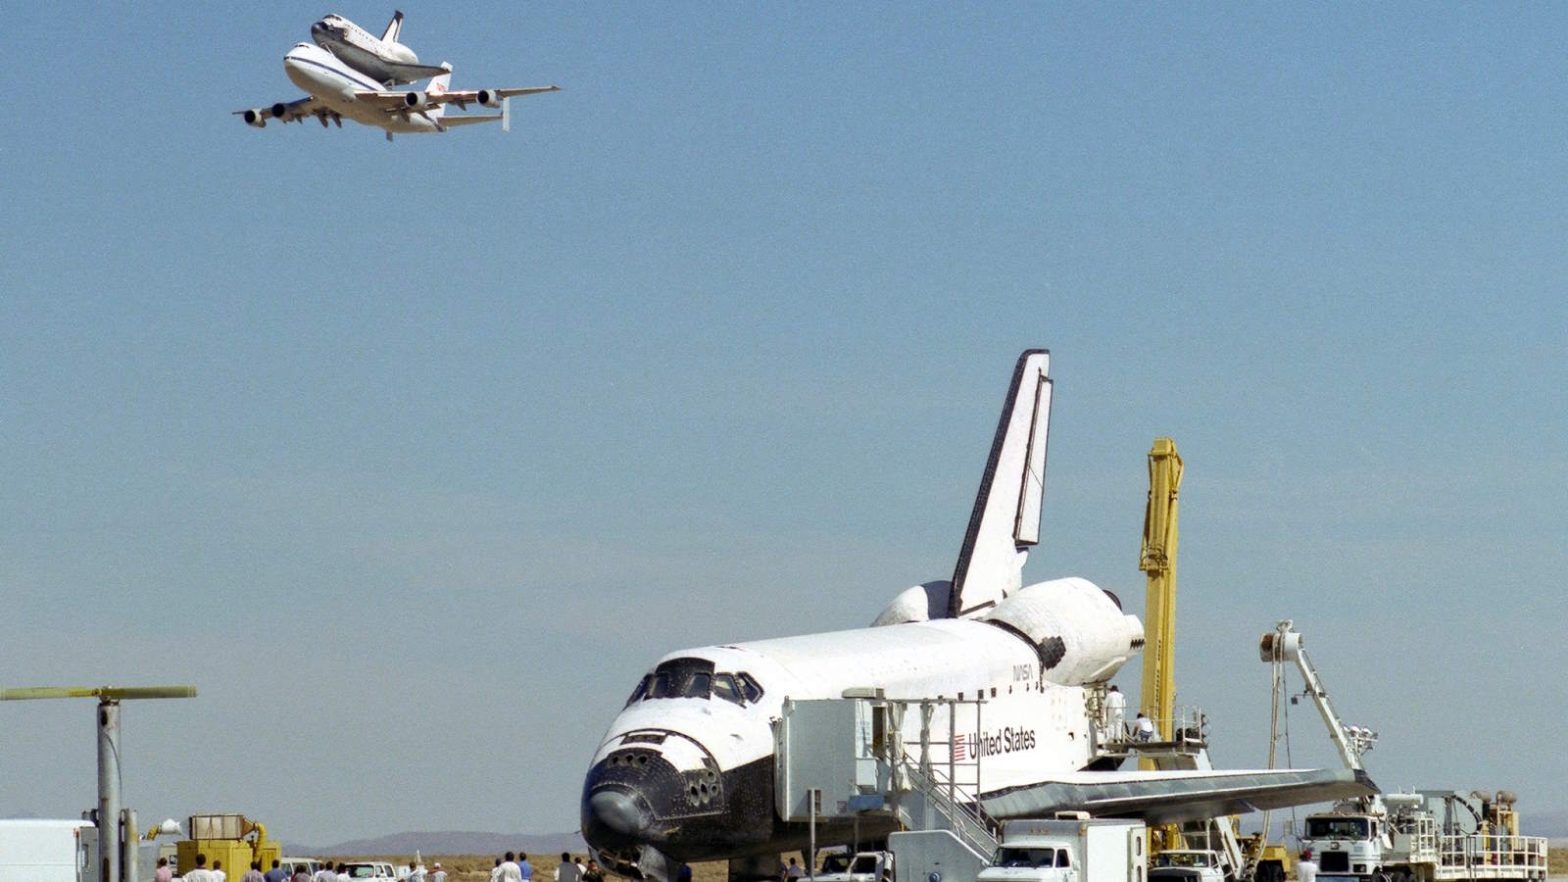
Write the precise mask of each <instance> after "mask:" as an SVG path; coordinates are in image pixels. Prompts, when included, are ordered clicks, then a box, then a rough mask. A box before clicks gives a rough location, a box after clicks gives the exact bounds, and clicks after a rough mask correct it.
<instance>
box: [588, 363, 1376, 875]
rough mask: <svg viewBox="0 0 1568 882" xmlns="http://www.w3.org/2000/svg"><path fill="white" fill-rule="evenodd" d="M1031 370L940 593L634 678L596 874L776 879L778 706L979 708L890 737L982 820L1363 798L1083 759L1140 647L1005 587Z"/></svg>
mask: <svg viewBox="0 0 1568 882" xmlns="http://www.w3.org/2000/svg"><path fill="white" fill-rule="evenodd" d="M1049 358H1050V356H1049V354H1048V353H1047V352H1045V351H1043V350H1031V351H1028V352H1025V353H1024V354H1023V355H1022V357H1020V358H1019V360H1018V364H1017V367H1016V368H1015V369H1014V371H1013V377H1012V385H1011V387H1010V388H1009V390H1008V393H1007V400H1006V403H1005V405H1004V407H1003V410H1002V417H1001V422H1000V424H999V425H998V426H997V430H996V435H995V439H994V441H993V442H992V445H991V453H990V456H989V458H988V459H987V460H986V467H985V473H984V476H983V477H982V479H981V482H980V492H979V494H978V496H977V497H976V498H975V503H974V510H973V514H972V515H971V516H970V519H969V528H968V532H967V533H966V534H965V536H964V541H963V545H962V547H961V549H960V551H959V555H958V565H957V567H956V569H955V571H954V573H953V577H952V578H951V579H950V580H942V581H934V582H927V583H925V584H923V585H918V586H915V587H913V588H910V589H908V590H906V591H904V592H902V593H901V594H899V595H897V596H896V597H895V598H894V599H893V601H892V602H891V603H890V604H889V605H888V606H887V607H886V608H885V609H884V610H882V612H881V614H880V615H878V616H877V617H876V620H875V621H874V622H873V624H872V626H871V627H869V628H864V629H859V630H850V631H838V632H833V633H825V634H807V635H803V636H798V637H781V638H777V639H772V640H758V641H751V642H746V643H733V644H725V645H721V646H704V647H699V648H696V649H683V650H679V651H676V652H672V653H669V654H668V655H666V656H664V657H663V658H661V659H660V660H659V661H658V663H657V664H655V665H654V667H653V670H652V671H650V672H649V673H648V674H647V675H646V676H644V677H642V679H641V680H640V681H639V682H638V683H637V685H636V686H635V688H634V689H633V690H632V693H631V697H630V698H629V699H628V700H627V702H626V706H625V707H624V709H623V710H622V711H621V713H620V714H619V715H618V716H617V717H616V718H615V721H614V722H613V723H612V724H611V725H610V729H609V731H608V732H607V733H606V734H605V737H604V739H603V740H602V741H601V743H600V744H599V746H598V748H597V750H596V751H595V752H594V755H593V759H592V762H591V763H590V767H589V770H588V775H587V779H586V780H585V782H584V784H583V794H582V832H583V836H584V838H585V839H586V840H587V841H588V844H589V846H590V847H591V848H592V850H593V851H594V853H595V854H596V856H597V857H598V859H599V860H600V861H601V863H602V864H604V865H605V866H606V867H608V868H609V869H611V870H613V871H614V872H616V873H619V874H621V875H625V876H630V877H634V878H651V879H659V880H665V882H668V880H671V879H673V878H674V876H675V874H676V872H677V871H678V867H679V864H681V863H690V862H694V861H711V860H728V861H729V862H730V876H731V878H732V879H744V878H748V877H750V878H762V877H764V876H767V875H769V874H772V875H773V877H774V878H777V867H778V855H779V853H780V852H781V851H786V850H793V849H798V848H803V847H805V846H806V845H807V843H808V841H809V838H810V835H809V834H810V831H809V830H808V825H807V824H805V823H800V822H797V821H792V820H789V819H786V818H783V817H781V816H780V814H779V810H778V808H777V800H776V792H775V791H776V784H777V783H778V782H777V781H776V774H777V772H776V765H777V763H776V760H777V756H776V744H777V743H778V742H777V741H776V739H775V731H774V725H775V722H776V721H778V720H779V719H780V718H781V717H783V716H784V715H785V713H786V712H787V709H786V700H789V701H792V702H800V701H803V700H810V699H840V698H843V697H845V693H846V691H851V690H852V691H853V692H854V693H855V694H865V693H866V692H871V693H872V694H877V695H879V696H884V697H885V698H886V699H887V700H889V701H900V700H902V701H917V702H918V701H923V700H931V699H955V698H957V699H962V698H963V697H964V696H968V697H969V699H970V700H971V701H973V700H974V699H976V698H981V697H983V699H984V725H983V726H981V727H979V730H978V731H963V728H964V727H965V724H964V723H963V722H962V721H960V722H959V723H957V724H956V725H953V726H952V727H953V728H960V730H961V731H959V732H957V733H949V732H948V731H946V729H947V728H948V727H949V724H948V723H947V722H945V721H944V719H943V717H942V715H941V714H937V715H935V718H934V719H933V720H932V721H931V722H930V723H929V724H928V729H927V732H926V737H925V738H924V739H923V740H922V739H918V738H915V737H914V736H913V733H911V732H901V734H900V736H899V737H900V739H901V740H902V741H903V750H904V752H905V754H906V755H908V756H911V757H913V758H914V759H915V760H917V761H919V760H921V759H922V757H921V751H922V743H924V744H925V748H924V750H925V751H926V755H925V756H924V757H923V759H925V760H927V761H929V762H930V763H931V764H939V765H943V766H945V765H947V764H948V762H949V759H950V756H949V751H951V752H952V754H954V755H955V756H956V755H958V754H959V753H960V752H964V753H967V754H968V755H969V757H970V758H972V757H973V756H975V755H977V754H978V755H984V756H985V760H984V762H985V772H984V779H983V789H982V786H981V785H979V784H977V785H975V786H974V787H970V788H968V789H967V790H965V789H963V788H960V791H961V792H960V797H961V799H963V800H967V801H970V802H974V803H979V804H983V805H984V807H985V809H986V811H987V813H988V814H989V815H990V816H991V817H992V818H994V819H996V820H1002V819H1005V818H1007V817H1010V816H1011V817H1017V816H1024V817H1047V816H1049V814H1048V813H1049V812H1052V811H1058V810H1080V811H1086V812H1089V813H1091V814H1093V815H1096V816H1103V817H1129V818H1144V819H1147V820H1149V821H1152V822H1162V823H1163V822H1179V821H1184V820H1199V819H1207V818H1211V817H1216V816H1219V815H1223V814H1230V813H1237V812H1245V811H1252V810H1255V809H1264V808H1278V807H1283V806H1290V805H1300V804H1306V803H1313V802H1323V801H1329V800H1336V799H1343V798H1350V797H1355V796H1362V795H1366V794H1368V793H1371V792H1374V790H1375V788H1374V787H1373V786H1372V783H1371V781H1370V780H1368V779H1367V777H1366V776H1365V774H1364V773H1362V772H1353V771H1349V770H1344V771H1342V770H1295V769H1286V770H1269V771H1229V770H1227V771H1137V770H1132V771H1120V770H1118V767H1119V766H1120V764H1121V758H1120V757H1114V756H1107V755H1105V754H1103V753H1100V752H1098V751H1097V748H1096V738H1095V727H1096V725H1097V721H1096V716H1095V713H1094V708H1095V706H1096V700H1095V699H1096V698H1097V696H1098V695H1100V694H1103V692H1102V691H1103V689H1104V688H1105V684H1106V683H1107V682H1108V681H1109V680H1110V679H1111V677H1112V676H1113V675H1115V673H1116V672H1117V671H1118V670H1119V669H1120V668H1121V667H1122V665H1124V664H1125V663H1126V662H1127V661H1128V660H1129V659H1130V658H1131V657H1132V656H1133V654H1135V653H1137V652H1138V651H1139V650H1140V649H1141V648H1142V645H1143V626H1142V624H1141V623H1140V622H1139V620H1138V619H1137V617H1135V616H1132V615H1128V614H1126V613H1124V612H1123V611H1122V609H1121V603H1120V601H1119V600H1118V599H1117V598H1116V596H1115V595H1114V594H1111V593H1110V592H1109V591H1105V590H1103V589H1101V588H1099V587H1097V586H1095V585H1094V584H1093V583H1091V582H1089V581H1087V580H1085V579H1081V578H1063V579H1053V580H1050V581H1045V582H1039V583H1035V584H1032V585H1027V586H1026V585H1023V565H1024V561H1025V558H1026V557H1027V556H1028V551H1029V549H1030V548H1031V547H1032V546H1034V545H1035V544H1037V543H1038V542H1039V540H1040V526H1041V525H1040V514H1041V512H1040V505H1041V500H1042V496H1043V493H1044V488H1045V462H1046V440H1047V430H1048V429H1049V426H1050V419H1049V417H1050V408H1051V388H1052V386H1051V378H1050V375H1049V370H1048V368H1049ZM977 722H978V720H977ZM950 745H951V746H950ZM957 758H958V759H963V758H964V757H962V756H957ZM976 791H978V792H976ZM898 823H899V822H898V821H897V820H896V818H894V817H892V816H889V815H887V814H881V815H868V816H867V817H865V818H863V819H861V820H859V821H857V822H856V827H851V826H850V825H849V824H848V823H844V822H838V823H836V824H835V823H834V822H832V821H831V819H830V820H829V822H828V823H827V824H825V825H824V824H818V826H817V829H816V831H815V832H816V835H815V841H816V842H817V843H819V844H833V843H847V842H849V841H851V838H852V837H854V838H858V840H859V841H861V842H867V841H874V840H877V839H878V838H882V837H886V836H887V835H888V834H889V833H892V832H894V831H895V830H896V829H897V825H898Z"/></svg>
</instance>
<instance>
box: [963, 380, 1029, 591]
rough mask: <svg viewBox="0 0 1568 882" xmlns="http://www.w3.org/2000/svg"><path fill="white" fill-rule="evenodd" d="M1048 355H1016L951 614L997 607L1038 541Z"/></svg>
mask: <svg viewBox="0 0 1568 882" xmlns="http://www.w3.org/2000/svg"><path fill="white" fill-rule="evenodd" d="M1050 364H1051V355H1050V353H1049V352H1046V351H1045V350H1043V349H1031V350H1029V351H1027V352H1025V353H1024V354H1023V355H1022V356H1020V357H1019V359H1018V366H1017V367H1016V368H1015V369H1014V370H1013V382H1012V386H1011V388H1009V389H1008V392H1007V401H1006V403H1005V404H1004V405H1003V408H1002V419H1001V422H1000V423H999V424H998V425H997V427H996V436H995V438H994V439H993V440H992V442H991V455H990V458H989V459H987V460H986V465H985V475H984V476H983V477H982V478H981V481H980V492H979V494H977V495H976V496H975V507H974V511H973V513H971V514H970V516H969V531H968V533H966V534H965V535H964V545H963V549H962V550H961V551H960V552H959V554H958V567H957V568H956V569H955V570H954V572H953V588H952V591H951V593H950V594H949V595H948V615H949V616H952V617H954V618H960V617H964V616H969V615H973V614H975V613H977V612H980V611H982V610H985V609H989V608H990V607H992V606H995V605H996V604H997V602H999V601H1001V600H1002V599H1003V598H1005V597H1007V596H1008V595H1009V594H1011V593H1013V592H1014V591H1016V590H1017V589H1018V588H1019V587H1020V586H1021V585H1022V584H1023V567H1024V561H1025V559H1027V557H1028V556H1029V547H1030V546H1032V545H1035V544H1037V543H1038V542H1039V541H1040V503H1041V501H1042V500H1043V498H1044V495H1045V448H1046V436H1047V432H1048V430H1049V428H1050V423H1051V378H1050V376H1049V374H1050Z"/></svg>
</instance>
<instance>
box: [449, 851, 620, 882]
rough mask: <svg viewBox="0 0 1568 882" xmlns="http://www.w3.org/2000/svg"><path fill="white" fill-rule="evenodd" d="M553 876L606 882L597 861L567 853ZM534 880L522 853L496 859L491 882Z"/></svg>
mask: <svg viewBox="0 0 1568 882" xmlns="http://www.w3.org/2000/svg"><path fill="white" fill-rule="evenodd" d="M551 876H552V880H553V882H604V871H603V870H602V869H600V868H599V863H598V862H597V861H593V860H590V861H588V862H587V863H583V859H582V858H577V857H572V855H571V853H570V852H565V851H563V852H561V863H560V864H559V865H557V866H556V868H555V870H554V871H553V872H552V874H551ZM533 878H534V867H533V864H530V863H529V862H528V855H527V854H525V853H523V852H521V851H518V852H511V851H509V852H507V853H506V854H504V855H502V856H501V857H498V858H496V859H495V868H494V869H492V870H491V871H490V882H533ZM430 882H436V880H433V879H432V880H430ZM443 882H444V880H443Z"/></svg>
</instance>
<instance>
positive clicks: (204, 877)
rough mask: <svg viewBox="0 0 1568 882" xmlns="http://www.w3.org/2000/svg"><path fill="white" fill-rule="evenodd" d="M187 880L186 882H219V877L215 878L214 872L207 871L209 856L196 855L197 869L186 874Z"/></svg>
mask: <svg viewBox="0 0 1568 882" xmlns="http://www.w3.org/2000/svg"><path fill="white" fill-rule="evenodd" d="M185 880H186V882H218V877H217V876H214V875H213V874H212V871H211V870H209V869H207V856H206V855H204V854H198V855H196V869H194V870H191V871H190V872H189V873H186V874H185Z"/></svg>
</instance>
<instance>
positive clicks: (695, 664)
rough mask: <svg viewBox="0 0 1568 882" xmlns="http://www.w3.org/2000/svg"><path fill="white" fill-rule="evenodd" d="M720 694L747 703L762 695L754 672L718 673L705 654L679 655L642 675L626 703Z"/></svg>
mask: <svg viewBox="0 0 1568 882" xmlns="http://www.w3.org/2000/svg"><path fill="white" fill-rule="evenodd" d="M715 696H717V697H719V698H722V699H724V700H725V701H728V702H732V703H734V704H740V705H744V704H747V703H748V702H754V701H758V700H760V699H761V698H762V686H760V685H759V684H758V683H757V681H756V680H755V679H753V678H752V676H751V675H750V674H747V673H745V672H741V673H739V674H729V673H723V674H720V673H714V671H713V662H711V661H708V660H707V659H701V658H675V659H670V660H669V661H667V662H664V663H663V664H661V665H659V666H658V667H657V668H655V669H654V671H653V673H651V674H649V675H648V676H646V677H643V678H642V681H641V682H639V683H638V684H637V687H636V688H635V689H633V690H632V694H631V697H630V698H627V699H626V705H627V706H628V707H630V706H631V705H633V704H635V703H637V702H639V701H651V700H653V699H657V698H703V699H707V698H712V697H715Z"/></svg>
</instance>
